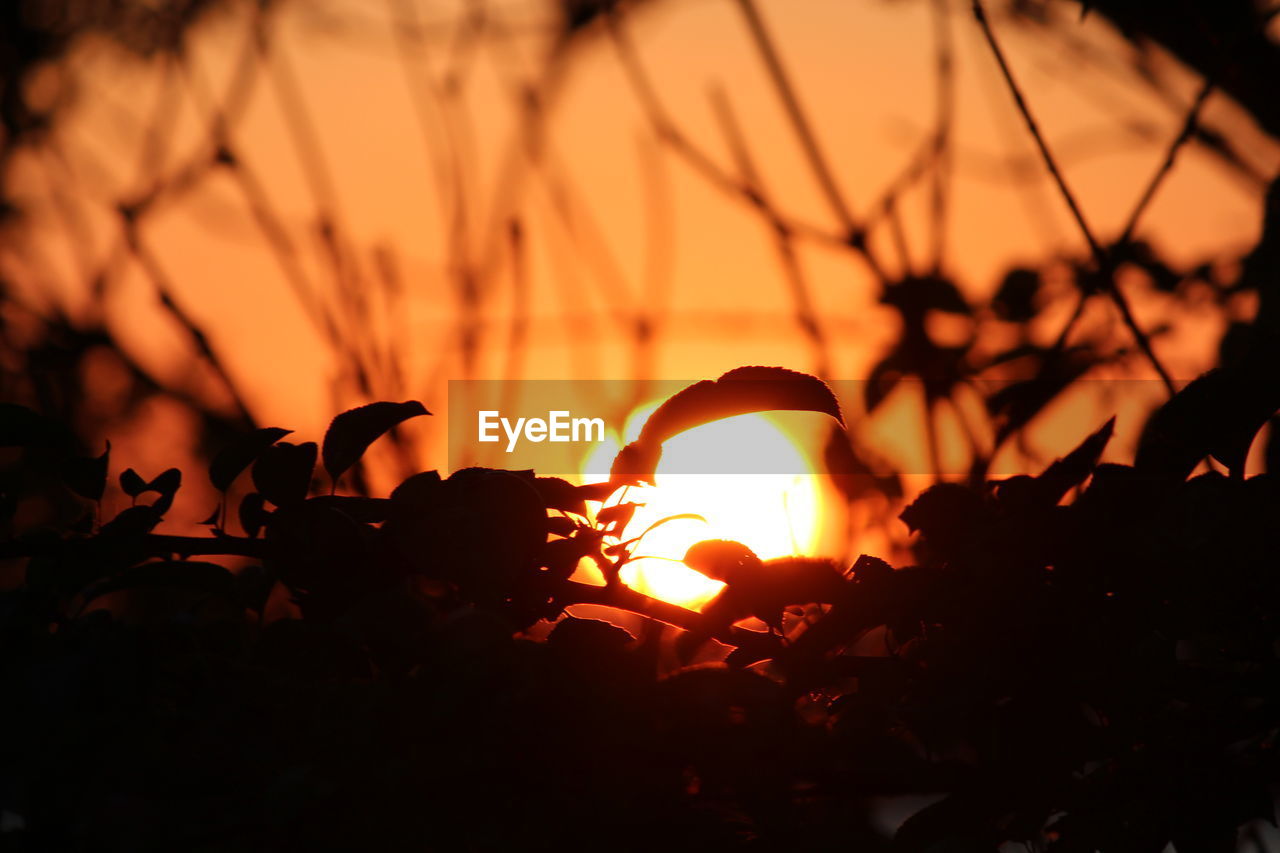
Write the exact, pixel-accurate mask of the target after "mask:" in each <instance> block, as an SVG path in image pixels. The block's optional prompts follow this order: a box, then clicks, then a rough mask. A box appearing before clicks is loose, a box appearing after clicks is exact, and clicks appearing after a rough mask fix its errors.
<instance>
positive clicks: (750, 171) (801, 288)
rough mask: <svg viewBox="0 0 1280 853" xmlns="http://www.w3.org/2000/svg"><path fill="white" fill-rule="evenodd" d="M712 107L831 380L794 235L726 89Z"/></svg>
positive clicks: (715, 95)
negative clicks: (780, 213) (780, 212)
mask: <svg viewBox="0 0 1280 853" xmlns="http://www.w3.org/2000/svg"><path fill="white" fill-rule="evenodd" d="M711 104H712V108H713V109H714V110H715V113H716V117H717V118H718V119H719V120H720V125H721V127H722V128H723V130H724V135H725V138H726V139H727V140H728V143H729V149H730V150H731V151H732V152H733V157H734V160H735V161H736V162H737V164H738V171H739V172H740V173H741V174H742V181H743V183H744V184H745V185H746V186H747V187H748V188H749V189H750V190H751V191H752V192H753V193H755V194H756V196H758V197H759V198H760V200H761V206H760V210H761V213H762V215H763V217H764V218H765V220H766V223H767V224H768V226H769V230H770V232H771V234H772V236H773V246H774V249H775V250H776V251H777V254H778V260H779V262H780V263H781V264H782V271H783V275H784V277H785V278H786V281H787V284H788V287H789V289H790V291H791V301H792V303H793V304H794V305H795V319H796V324H797V325H798V326H799V327H800V331H801V333H802V334H803V335H804V336H805V338H806V339H807V340H808V341H809V345H810V348H811V349H812V350H813V359H814V369H815V372H816V373H817V375H818V376H820V377H823V378H830V377H831V376H832V366H831V356H830V352H829V347H828V345H827V339H826V336H825V334H824V333H823V331H822V322H821V319H820V318H819V317H818V312H817V311H816V310H815V309H814V305H813V297H812V296H811V295H810V288H809V281H808V279H807V277H806V276H805V273H804V269H803V267H802V266H801V264H800V258H799V257H798V256H797V254H796V246H795V240H794V239H793V237H792V234H791V231H790V230H789V229H788V228H787V224H786V223H785V222H783V221H782V219H781V218H780V217H779V216H778V215H777V213H776V212H775V211H776V209H777V208H776V207H775V206H774V204H773V203H772V201H771V200H770V198H769V192H768V190H767V189H766V188H765V186H764V180H763V177H762V176H761V174H760V171H759V170H758V169H757V168H756V164H755V162H754V161H753V160H752V157H751V152H750V150H749V149H748V147H747V142H746V138H745V137H744V136H743V134H742V128H741V127H740V126H739V125H738V122H737V119H736V118H735V117H734V115H733V108H732V106H731V105H730V103H729V97H728V95H726V94H725V92H724V89H722V88H720V87H718V86H717V87H715V88H714V89H712V91H711Z"/></svg>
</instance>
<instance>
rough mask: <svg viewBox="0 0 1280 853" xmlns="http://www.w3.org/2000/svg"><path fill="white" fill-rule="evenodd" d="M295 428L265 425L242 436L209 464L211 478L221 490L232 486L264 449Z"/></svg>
mask: <svg viewBox="0 0 1280 853" xmlns="http://www.w3.org/2000/svg"><path fill="white" fill-rule="evenodd" d="M291 432H293V430H289V429H280V428H279V427H264V428H262V429H256V430H254V431H253V432H251V433H249V434H247V435H244V436H241V437H240V438H239V439H238V440H237V441H235V442H233V443H232V444H230V445H228V446H227V447H224V448H223V449H222V451H221V452H219V453H218V455H217V456H215V457H214V459H213V462H211V463H210V464H209V480H210V482H212V483H213V487H214V488H215V489H217V490H218V491H220V492H225V491H226V490H227V489H229V488H231V484H232V482H234V481H235V479H236V477H238V476H240V472H241V471H243V470H244V469H245V468H248V467H249V466H250V465H252V464H253V460H255V459H257V458H258V455H259V454H261V453H262V451H264V450H266V449H267V448H268V447H270V446H271V445H273V444H275V443H276V442H277V441H279V440H280V439H282V438H284V437H285V436H286V435H288V434H289V433H291Z"/></svg>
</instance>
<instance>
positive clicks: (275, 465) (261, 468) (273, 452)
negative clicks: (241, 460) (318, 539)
mask: <svg viewBox="0 0 1280 853" xmlns="http://www.w3.org/2000/svg"><path fill="white" fill-rule="evenodd" d="M315 467H316V443H315V442H314V441H306V442H303V443H302V444H291V443H289V442H287V441H282V442H280V443H278V444H275V445H273V446H271V447H268V448H267V449H265V450H263V451H262V455H260V456H259V457H258V460H257V461H256V462H254V463H253V470H252V472H251V474H252V476H253V486H254V488H256V489H257V490H258V491H259V492H261V493H262V496H263V497H264V498H266V499H267V500H269V501H271V502H272V503H273V504H275V505H276V506H288V505H290V504H294V503H298V502H299V501H302V500H305V499H306V497H307V490H308V489H310V488H311V474H312V472H313V471H314V470H315Z"/></svg>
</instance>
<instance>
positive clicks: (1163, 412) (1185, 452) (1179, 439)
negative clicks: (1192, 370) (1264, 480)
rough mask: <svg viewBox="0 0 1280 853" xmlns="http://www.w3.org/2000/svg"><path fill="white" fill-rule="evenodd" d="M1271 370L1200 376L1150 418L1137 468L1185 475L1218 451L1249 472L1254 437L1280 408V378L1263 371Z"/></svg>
mask: <svg viewBox="0 0 1280 853" xmlns="http://www.w3.org/2000/svg"><path fill="white" fill-rule="evenodd" d="M1271 370H1273V368H1270V367H1259V368H1258V369H1251V368H1248V367H1246V366H1244V365H1241V366H1238V367H1235V368H1227V367H1219V368H1214V369H1213V370H1210V371H1208V372H1207V373H1205V374H1203V375H1201V376H1199V377H1198V378H1196V379H1195V380H1194V381H1192V382H1191V383H1190V384H1189V385H1187V387H1185V388H1183V389H1182V390H1181V391H1179V392H1178V393H1177V394H1175V395H1174V396H1173V397H1172V398H1171V399H1169V400H1168V401H1167V402H1166V403H1165V404H1164V405H1162V406H1161V407H1160V408H1159V409H1157V410H1156V411H1155V413H1154V414H1153V415H1152V416H1151V418H1150V419H1149V420H1148V421H1147V424H1146V427H1145V428H1144V429H1143V431H1142V437H1141V438H1140V439H1139V441H1138V453H1137V456H1136V458H1135V459H1134V467H1135V468H1137V469H1138V470H1140V471H1143V472H1145V473H1149V474H1159V475H1163V476H1171V477H1176V478H1177V479H1179V480H1181V479H1186V477H1187V475H1188V474H1190V473H1191V471H1192V469H1194V468H1195V466H1196V465H1197V464H1199V463H1200V460H1202V459H1204V458H1205V457H1206V456H1212V457H1213V458H1214V459H1217V460H1218V461H1219V462H1221V463H1222V464H1223V465H1226V466H1227V468H1228V469H1230V471H1231V473H1232V475H1234V476H1237V477H1239V476H1243V474H1244V462H1245V456H1246V455H1247V454H1248V452H1249V446H1250V445H1251V444H1252V443H1253V439H1254V436H1256V435H1257V433H1258V431H1259V430H1260V429H1262V427H1263V425H1264V424H1265V423H1266V422H1267V420H1268V419H1269V418H1270V417H1271V416H1272V415H1274V414H1275V413H1276V411H1277V409H1280V383H1278V382H1275V381H1272V379H1271V378H1270V377H1269V376H1266V375H1263V374H1264V371H1271Z"/></svg>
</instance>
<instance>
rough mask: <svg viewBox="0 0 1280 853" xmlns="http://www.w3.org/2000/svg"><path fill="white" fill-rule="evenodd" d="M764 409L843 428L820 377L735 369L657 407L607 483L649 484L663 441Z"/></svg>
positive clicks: (619, 458)
mask: <svg viewBox="0 0 1280 853" xmlns="http://www.w3.org/2000/svg"><path fill="white" fill-rule="evenodd" d="M768 411H807V412H818V413H821V414H825V415H829V416H830V417H832V418H834V419H835V420H836V422H837V423H840V424H842V425H843V424H844V417H843V416H842V415H841V413H840V404H839V402H837V401H836V398H835V395H834V394H833V393H831V389H830V388H829V387H827V384H826V383H825V382H823V381H822V380H821V379H818V378H817V377H815V376H810V375H809V374H807V373H800V372H799V371H795V370H788V369H786V368H784V367H755V366H753V367H738V368H735V369H733V370H730V371H729V372H727V373H725V374H724V375H722V376H721V377H720V378H719V379H716V380H714V381H712V380H703V381H702V382H695V383H694V384H693V385H690V386H688V387H687V388H684V389H682V390H680V391H677V392H676V393H675V394H674V395H672V396H671V397H670V398H669V399H668V400H666V402H664V403H663V404H662V405H660V406H659V407H658V408H657V409H656V410H655V411H654V413H653V414H652V415H650V416H649V419H648V420H647V421H645V424H644V427H642V428H641V430H640V435H639V437H638V438H637V439H636V440H635V441H634V442H632V443H631V444H629V445H627V446H626V447H624V448H623V449H622V451H621V452H620V453H619V454H618V456H617V457H616V458H615V459H614V462H613V467H612V469H611V472H610V474H611V477H610V479H611V481H613V482H642V481H643V482H652V480H653V472H654V469H655V468H656V467H657V464H658V460H659V459H660V458H661V456H662V443H663V442H665V441H666V440H667V439H669V438H671V437H672V436H674V435H678V434H679V433H682V432H684V431H685V430H689V429H692V428H694V427H697V426H701V425H702V424H707V423H711V422H712V421H718V420H723V419H724V418H731V417H734V416H736V415H745V414H750V413H753V412H768Z"/></svg>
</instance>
